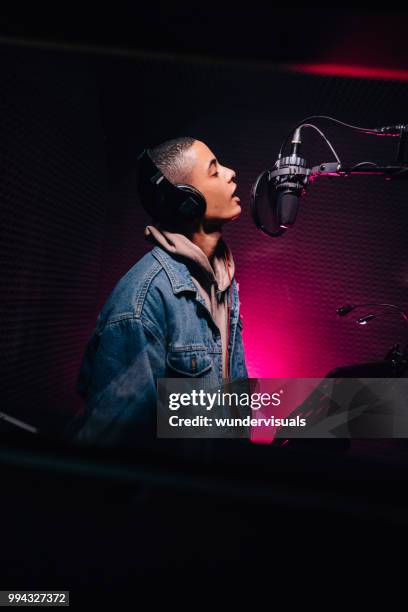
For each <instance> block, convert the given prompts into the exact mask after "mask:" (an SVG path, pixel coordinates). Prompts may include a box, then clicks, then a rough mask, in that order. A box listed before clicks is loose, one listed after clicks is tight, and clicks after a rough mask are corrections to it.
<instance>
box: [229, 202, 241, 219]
mask: <svg viewBox="0 0 408 612" xmlns="http://www.w3.org/2000/svg"><path fill="white" fill-rule="evenodd" d="M241 213H242V208H241V206H240V205H239V204H238V205H237V212H236V214H235V215H234V216H233V217H231V218H230V219H229V220H230V221H235V220H236V219H238V217H240V216H241Z"/></svg>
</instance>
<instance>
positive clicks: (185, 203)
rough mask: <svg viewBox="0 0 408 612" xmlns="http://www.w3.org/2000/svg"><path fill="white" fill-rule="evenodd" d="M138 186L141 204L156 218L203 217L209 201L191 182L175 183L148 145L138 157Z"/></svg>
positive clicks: (164, 219) (165, 219)
mask: <svg viewBox="0 0 408 612" xmlns="http://www.w3.org/2000/svg"><path fill="white" fill-rule="evenodd" d="M137 188H138V192H139V196H140V200H141V204H142V206H143V207H144V208H145V210H146V211H147V212H148V213H149V215H151V216H152V217H153V219H154V220H156V221H174V220H176V219H177V220H191V219H197V218H199V217H202V216H203V215H204V213H205V210H206V207H207V204H206V201H205V197H204V196H203V194H202V193H201V192H200V191H198V189H196V188H195V187H193V186H192V185H184V184H182V183H177V184H175V185H173V183H171V182H170V181H169V180H168V179H167V178H166V177H165V176H164V174H163V172H162V171H161V170H160V169H159V168H158V167H157V166H156V164H155V163H154V162H153V160H152V158H151V157H150V151H149V149H145V150H144V151H143V152H142V153H141V154H140V155H139V157H138V158H137Z"/></svg>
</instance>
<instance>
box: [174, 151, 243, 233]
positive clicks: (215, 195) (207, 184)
mask: <svg viewBox="0 0 408 612" xmlns="http://www.w3.org/2000/svg"><path fill="white" fill-rule="evenodd" d="M185 157H186V161H187V160H188V161H189V162H191V166H192V172H191V175H190V176H189V179H188V183H189V184H190V185H192V186H193V187H195V188H196V189H198V190H199V191H201V193H202V194H203V196H204V197H205V200H206V202H207V208H206V212H205V215H204V220H205V221H208V222H225V221H230V220H232V219H235V218H237V217H239V215H240V214H241V206H240V199H239V197H238V196H236V195H234V192H235V190H236V188H237V185H236V183H235V176H236V174H235V172H234V170H231V168H226V167H225V166H222V165H221V164H220V163H219V161H218V160H217V158H216V157H215V155H214V153H213V152H212V151H211V150H210V149H209V148H208V147H207V145H206V144H204V143H203V142H201V141H200V140H196V141H195V142H194V144H193V145H192V146H191V147H190V148H189V149H188V151H186V153H185Z"/></svg>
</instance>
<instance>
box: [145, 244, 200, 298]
mask: <svg viewBox="0 0 408 612" xmlns="http://www.w3.org/2000/svg"><path fill="white" fill-rule="evenodd" d="M152 255H153V256H154V257H155V258H156V259H157V261H159V262H160V263H161V265H162V266H163V268H164V270H165V272H166V274H167V276H168V277H169V280H170V283H171V287H172V289H173V293H175V294H176V293H180V292H181V291H193V292H194V293H197V288H196V286H195V285H194V283H193V281H192V280H191V274H190V272H189V270H188V268H187V266H186V265H185V264H184V263H183V262H181V261H178V260H177V259H176V258H174V257H172V256H171V255H170V254H169V253H167V252H166V251H165V250H164V249H162V248H161V247H159V246H155V247H154V248H153V249H152Z"/></svg>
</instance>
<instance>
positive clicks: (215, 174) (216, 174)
mask: <svg viewBox="0 0 408 612" xmlns="http://www.w3.org/2000/svg"><path fill="white" fill-rule="evenodd" d="M218 175H219V172H214V174H212V175H211V176H218Z"/></svg>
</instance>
